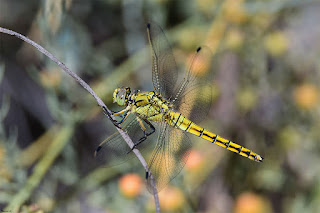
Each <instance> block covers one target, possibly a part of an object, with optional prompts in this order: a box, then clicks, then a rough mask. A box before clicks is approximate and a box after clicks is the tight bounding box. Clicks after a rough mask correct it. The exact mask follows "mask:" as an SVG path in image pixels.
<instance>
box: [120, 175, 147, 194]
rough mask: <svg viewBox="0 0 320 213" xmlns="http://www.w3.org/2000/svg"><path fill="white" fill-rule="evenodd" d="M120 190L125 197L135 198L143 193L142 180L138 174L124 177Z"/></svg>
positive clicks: (121, 180)
mask: <svg viewBox="0 0 320 213" xmlns="http://www.w3.org/2000/svg"><path fill="white" fill-rule="evenodd" d="M119 188H120V191H121V193H122V194H123V195H124V196H125V197H128V198H134V197H136V196H137V195H139V194H140V192H141V188H142V180H141V178H140V177H139V176H138V175H136V174H127V175H124V176H123V177H122V178H121V179H120V180H119Z"/></svg>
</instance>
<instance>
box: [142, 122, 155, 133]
mask: <svg viewBox="0 0 320 213" xmlns="http://www.w3.org/2000/svg"><path fill="white" fill-rule="evenodd" d="M143 120H144V122H146V123H147V124H148V125H149V127H150V128H151V132H149V133H147V136H149V135H152V134H153V133H154V132H155V131H156V129H155V128H154V126H153V125H152V123H151V122H150V121H148V120H147V119H143Z"/></svg>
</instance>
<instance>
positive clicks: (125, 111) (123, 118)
mask: <svg viewBox="0 0 320 213" xmlns="http://www.w3.org/2000/svg"><path fill="white" fill-rule="evenodd" d="M103 110H104V111H105V115H107V117H108V118H109V119H110V120H111V121H112V123H113V124H114V125H115V126H117V127H118V128H120V127H119V124H121V123H123V121H125V120H126V119H127V117H128V115H129V114H130V111H129V110H130V108H129V107H126V108H125V109H123V110H120V111H119V112H113V111H111V113H109V112H108V110H107V109H106V108H105V107H103ZM123 113H125V114H124V116H123V115H122V114H123ZM116 115H120V116H121V117H122V119H121V120H120V121H117V120H114V119H112V118H111V116H116Z"/></svg>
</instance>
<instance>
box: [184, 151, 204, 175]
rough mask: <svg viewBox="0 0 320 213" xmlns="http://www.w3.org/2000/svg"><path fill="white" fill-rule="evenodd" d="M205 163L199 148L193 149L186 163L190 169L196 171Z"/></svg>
mask: <svg viewBox="0 0 320 213" xmlns="http://www.w3.org/2000/svg"><path fill="white" fill-rule="evenodd" d="M202 165H203V155H202V154H201V153H200V152H199V151H197V150H194V149H193V150H191V151H190V154H189V158H188V161H187V163H186V169H187V170H188V171H196V170H197V169H199V168H200V167H201V166H202Z"/></svg>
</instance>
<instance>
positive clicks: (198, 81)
mask: <svg viewBox="0 0 320 213" xmlns="http://www.w3.org/2000/svg"><path fill="white" fill-rule="evenodd" d="M211 59H212V52H211V50H210V49H209V48H208V47H199V48H198V49H197V52H196V53H195V54H194V56H193V58H192V59H191V62H190V66H189V69H188V70H187V71H186V73H185V76H184V79H183V80H182V82H181V83H180V84H179V86H178V88H177V89H176V91H175V92H174V94H175V97H174V99H172V101H171V103H172V104H173V106H174V108H175V109H176V110H178V111H179V112H180V113H182V114H183V115H184V116H186V117H188V118H190V119H191V120H192V121H193V122H196V123H198V122H200V121H202V120H203V119H204V118H205V117H207V116H208V112H209V109H210V106H211V103H212V86H211V85H212V83H213V76H212V72H210V69H211Z"/></svg>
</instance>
